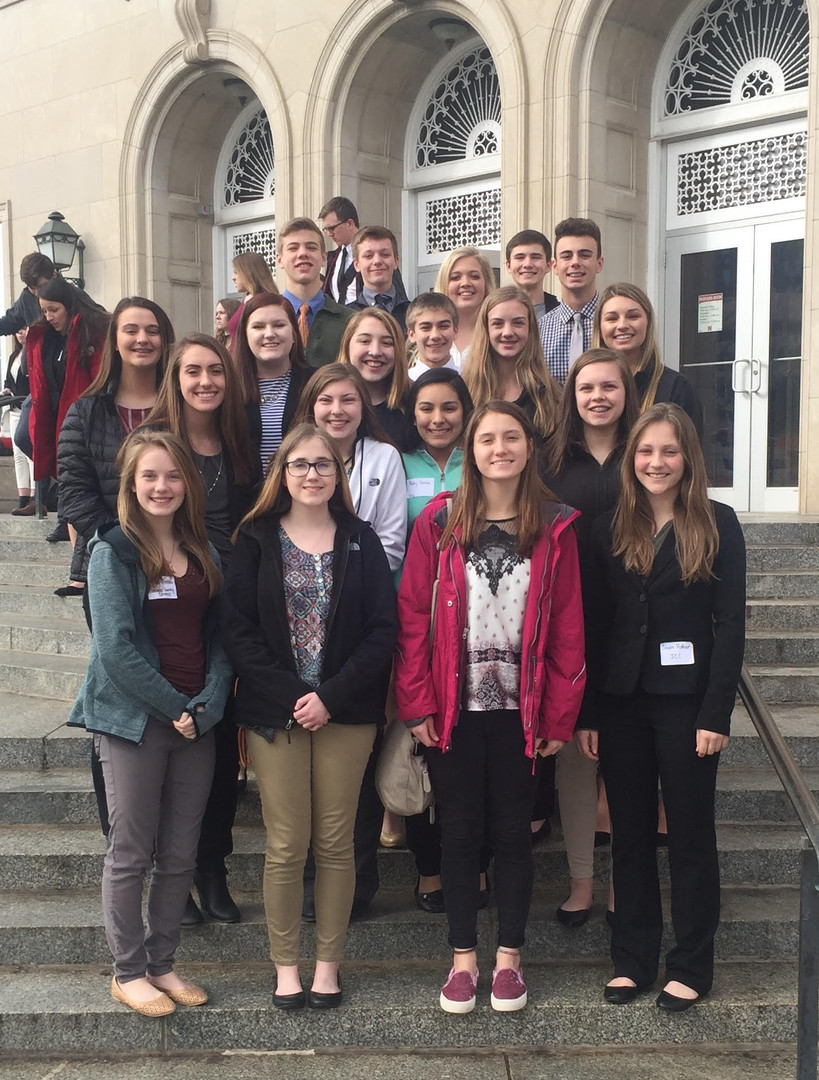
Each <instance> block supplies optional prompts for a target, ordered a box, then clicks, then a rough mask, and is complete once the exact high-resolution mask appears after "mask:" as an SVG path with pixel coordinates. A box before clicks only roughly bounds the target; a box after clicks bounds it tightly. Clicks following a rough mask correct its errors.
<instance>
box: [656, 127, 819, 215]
mask: <svg viewBox="0 0 819 1080" xmlns="http://www.w3.org/2000/svg"><path fill="white" fill-rule="evenodd" d="M807 142H808V137H807V134H806V133H805V132H803V131H797V132H793V133H792V134H789V135H777V136H773V137H771V138H768V139H754V140H753V141H751V142H743V143H734V144H733V145H731V146H720V147H717V148H715V149H713V150H697V151H695V152H694V153H690V154H680V157H679V158H678V163H677V214H678V215H679V216H680V217H684V216H686V215H688V214H701V213H705V212H706V211H709V210H725V209H728V208H729V207H737V206H754V205H756V204H758V203H772V202H779V201H781V200H782V199H792V198H795V197H797V196H800V195H804V194H805V182H806V176H807Z"/></svg>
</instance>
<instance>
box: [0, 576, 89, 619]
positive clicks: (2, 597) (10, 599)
mask: <svg viewBox="0 0 819 1080" xmlns="http://www.w3.org/2000/svg"><path fill="white" fill-rule="evenodd" d="M60 584H62V585H65V584H67V579H66V580H65V581H63V582H60ZM55 587H56V586H52V585H30V584H14V585H3V584H0V614H2V613H6V612H13V613H16V614H18V615H37V616H46V617H47V618H53V619H62V618H66V617H68V618H71V619H82V617H83V614H82V597H79V596H67V597H61V596H55V595H54V588H55Z"/></svg>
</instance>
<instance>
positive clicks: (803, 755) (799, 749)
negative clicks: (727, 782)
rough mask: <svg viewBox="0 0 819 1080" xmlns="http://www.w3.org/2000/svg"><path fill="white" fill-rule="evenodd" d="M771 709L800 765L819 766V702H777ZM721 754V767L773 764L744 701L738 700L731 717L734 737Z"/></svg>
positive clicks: (765, 765) (806, 766)
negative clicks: (788, 703) (784, 703)
mask: <svg viewBox="0 0 819 1080" xmlns="http://www.w3.org/2000/svg"><path fill="white" fill-rule="evenodd" d="M771 713H772V715H773V718H774V721H775V723H776V726H777V727H778V728H779V730H780V732H781V733H782V735H783V736H784V737H785V740H786V741H787V743H788V746H789V747H790V750H791V753H792V754H793V756H794V758H795V759H796V763H797V765H799V766H800V767H801V768H817V767H819V710H818V709H817V707H816V705H815V704H809V705H773V706H771ZM721 758H722V762H721V766H720V767H721V768H724V767H725V766H726V765H751V766H757V767H759V766H762V767H767V766H768V765H769V764H770V759H769V758H768V755H767V753H766V752H765V748H764V746H763V745H762V742H761V740H760V738H759V736H758V735H757V733H756V728H755V727H754V725H753V724H752V723H751V720H750V718H749V716H748V714H747V713H746V711H745V708H744V706H743V705H741V704H737V706H736V708H735V709H734V712H733V715H732V717H731V741H730V742H729V744H728V748H727V749H726V750H724V751H723V753H722V755H721Z"/></svg>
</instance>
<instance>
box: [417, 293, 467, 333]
mask: <svg viewBox="0 0 819 1080" xmlns="http://www.w3.org/2000/svg"><path fill="white" fill-rule="evenodd" d="M422 311H443V312H444V313H445V314H446V315H448V316H449V317H450V319H452V325H453V327H454V328H455V329H456V330H457V329H458V309H457V308H456V307H455V305H454V304H453V303H452V301H451V300H450V299H449V297H448V296H445V295H444V294H443V293H439V292H435V290H434V289H430V290H429V292H424V293H421V294H420V295H419V296H416V297H415V299H414V300H413V301H412V303H411V304H410V306H409V307H408V308H407V314H406V323H407V329H408V330H414V329H415V324H416V322H417V321H418V316H419V315H420V314H421V312H422Z"/></svg>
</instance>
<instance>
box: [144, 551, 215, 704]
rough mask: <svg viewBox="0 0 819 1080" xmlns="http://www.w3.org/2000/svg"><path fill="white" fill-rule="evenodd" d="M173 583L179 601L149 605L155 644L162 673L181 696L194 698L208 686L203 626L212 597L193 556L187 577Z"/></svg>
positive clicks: (156, 601)
mask: <svg viewBox="0 0 819 1080" xmlns="http://www.w3.org/2000/svg"><path fill="white" fill-rule="evenodd" d="M173 580H174V582H175V583H176V599H167V600H165V599H163V600H149V601H148V603H149V605H150V608H149V610H150V613H151V617H152V620H153V627H154V642H155V644H156V648H157V651H158V652H159V671H160V673H161V674H162V675H163V676H164V677H165V678H166V679H167V680H168V682H169V683H170V684H171V686H173V687H174V689H175V690H178V691H179V693H180V694H187V695H188V697H191V698H192V697H195V696H196V695H197V694H198V693H199V692H200V691H201V689H202V687H203V686H204V685H205V642H204V638H203V636H202V623H203V622H204V619H205V613H206V612H207V609H208V603H209V601H210V595H209V591H208V583H207V581H206V580H205V575H204V574H203V573H202V570H201V569H200V567H199V564H198V563H196V562H195V561H194V559H193V557H192V556H191V555H188V569H187V570H186V571H185V573H184V575H183V576H182V577H178V578H174V579H173ZM148 591H149V593H150V592H151V591H152V590H151V589H149V590H148Z"/></svg>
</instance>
